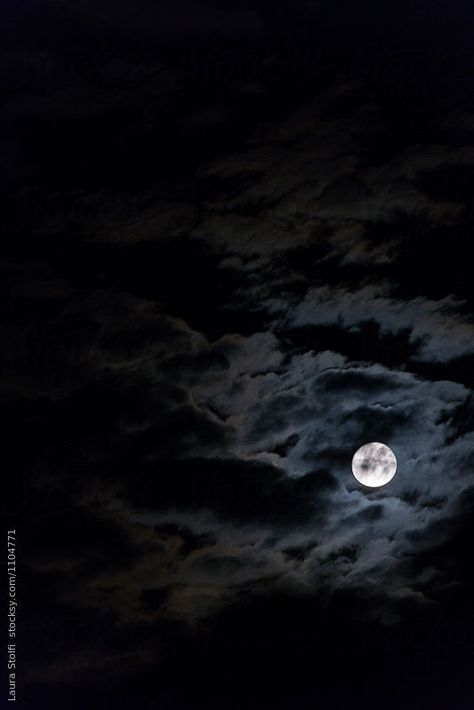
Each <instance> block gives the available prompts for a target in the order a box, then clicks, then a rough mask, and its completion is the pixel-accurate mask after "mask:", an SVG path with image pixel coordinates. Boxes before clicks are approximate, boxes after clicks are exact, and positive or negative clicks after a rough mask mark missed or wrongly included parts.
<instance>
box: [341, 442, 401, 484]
mask: <svg viewBox="0 0 474 710" xmlns="http://www.w3.org/2000/svg"><path fill="white" fill-rule="evenodd" d="M396 471H397V458H396V456H395V454H394V453H393V451H392V449H389V448H388V446H385V444H381V443H380V442H378V441H372V442H371V443H370V444H364V446H361V447H360V449H357V451H356V452H355V454H354V456H353V458H352V473H353V474H354V476H355V477H356V478H357V480H358V481H359V483H362V485H363V486H368V487H369V488H379V487H380V486H385V485H386V484H387V483H388V482H389V481H391V480H392V478H393V477H394V475H395V473H396Z"/></svg>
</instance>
